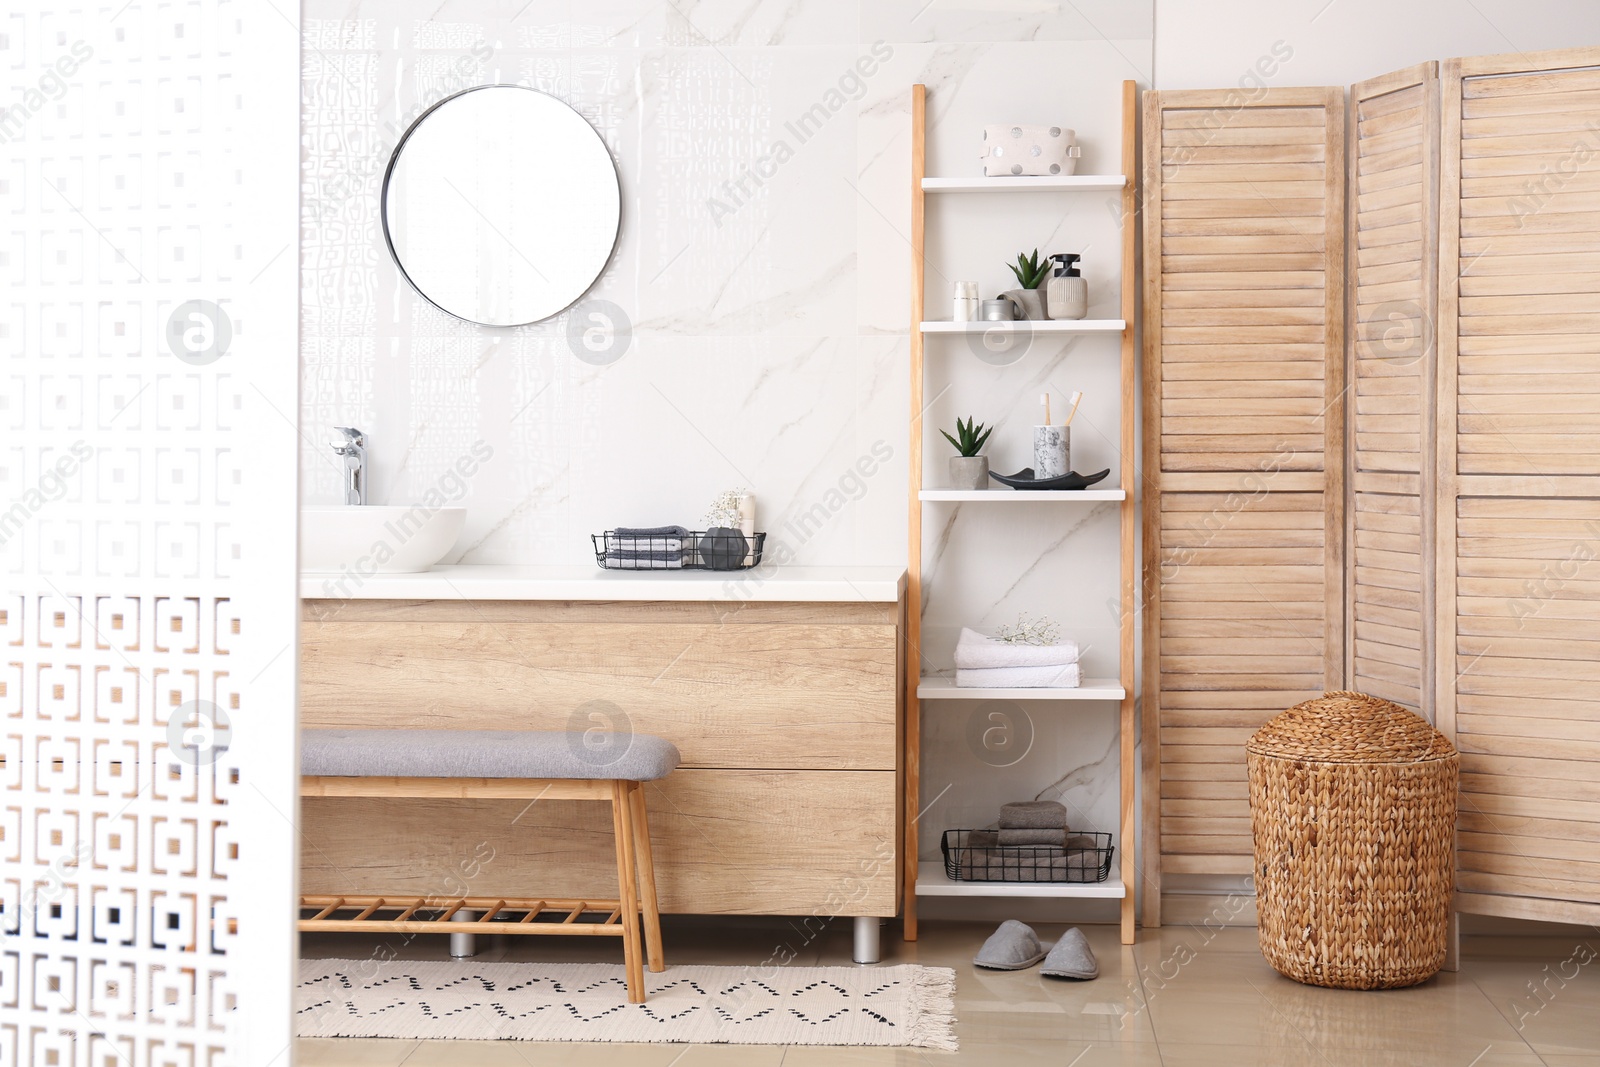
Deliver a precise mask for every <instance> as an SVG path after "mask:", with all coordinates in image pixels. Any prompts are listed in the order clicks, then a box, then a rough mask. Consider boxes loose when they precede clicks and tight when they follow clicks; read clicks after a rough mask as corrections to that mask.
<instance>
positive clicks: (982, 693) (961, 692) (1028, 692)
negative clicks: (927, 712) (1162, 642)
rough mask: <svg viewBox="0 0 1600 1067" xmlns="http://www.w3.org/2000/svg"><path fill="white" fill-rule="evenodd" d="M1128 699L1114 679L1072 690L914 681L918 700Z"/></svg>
mask: <svg viewBox="0 0 1600 1067" xmlns="http://www.w3.org/2000/svg"><path fill="white" fill-rule="evenodd" d="M1127 695H1128V691H1127V690H1126V689H1124V688H1122V684H1121V683H1120V682H1118V681H1117V680H1116V679H1115V678H1085V679H1084V680H1083V684H1082V685H1080V686H1077V687H1076V688H1073V689H978V688H976V687H973V686H958V685H956V679H955V675H952V674H924V675H923V676H922V677H921V678H919V679H917V699H918V700H1121V699H1122V698H1123V697H1125V696H1127Z"/></svg>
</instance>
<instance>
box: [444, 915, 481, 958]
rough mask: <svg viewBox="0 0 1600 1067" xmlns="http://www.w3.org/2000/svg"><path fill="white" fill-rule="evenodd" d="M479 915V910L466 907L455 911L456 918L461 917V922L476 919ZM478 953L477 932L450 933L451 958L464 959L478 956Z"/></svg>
mask: <svg viewBox="0 0 1600 1067" xmlns="http://www.w3.org/2000/svg"><path fill="white" fill-rule="evenodd" d="M477 917H478V913H477V912H475V911H469V910H467V909H466V908H462V909H461V910H460V911H458V912H456V913H455V918H456V919H459V920H460V921H461V922H471V921H472V920H474V919H476V918H477ZM477 954H478V935H477V934H451V935H450V958H451V959H457V960H464V959H466V958H467V957H468V956H476V955H477Z"/></svg>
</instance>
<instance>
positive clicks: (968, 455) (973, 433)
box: [939, 415, 994, 489]
mask: <svg viewBox="0 0 1600 1067" xmlns="http://www.w3.org/2000/svg"><path fill="white" fill-rule="evenodd" d="M939 432H940V433H942V434H944V439H945V440H946V441H949V442H950V443H951V444H952V445H954V446H955V449H956V453H957V454H956V455H954V456H951V457H950V488H952V489H987V488H989V457H988V456H980V455H979V454H978V453H979V452H982V451H983V446H984V444H985V443H987V442H988V440H989V435H990V434H991V433H993V432H994V429H993V427H990V428H987V429H986V428H985V427H984V425H983V423H981V422H980V423H978V424H977V425H976V426H974V425H973V424H972V416H970V415H969V416H967V422H966V425H962V423H961V420H960V419H957V420H956V436H955V437H951V436H950V434H949V433H948V432H947V431H945V430H940V431H939Z"/></svg>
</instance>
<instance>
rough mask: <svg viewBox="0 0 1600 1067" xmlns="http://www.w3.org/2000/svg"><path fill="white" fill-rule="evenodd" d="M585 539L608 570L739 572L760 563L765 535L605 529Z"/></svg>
mask: <svg viewBox="0 0 1600 1067" xmlns="http://www.w3.org/2000/svg"><path fill="white" fill-rule="evenodd" d="M589 539H590V541H592V542H593V543H594V561H595V562H596V563H598V564H599V565H600V566H601V567H603V568H604V569H606V570H608V571H619V570H622V571H679V570H706V571H742V570H748V569H749V568H751V567H754V566H755V565H756V564H758V563H760V562H761V550H762V548H763V547H764V546H765V545H766V542H767V535H766V534H765V533H759V532H758V533H754V534H751V535H750V536H748V537H746V536H745V535H744V534H743V533H741V532H739V531H738V530H690V531H689V532H688V533H686V534H684V535H683V536H682V537H633V536H628V535H620V536H619V535H618V534H617V532H616V531H615V530H607V531H606V532H605V533H597V534H590V535H589Z"/></svg>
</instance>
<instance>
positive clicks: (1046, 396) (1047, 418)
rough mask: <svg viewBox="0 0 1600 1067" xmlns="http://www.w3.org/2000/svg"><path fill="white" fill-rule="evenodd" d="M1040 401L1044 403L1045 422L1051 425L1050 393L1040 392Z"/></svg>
mask: <svg viewBox="0 0 1600 1067" xmlns="http://www.w3.org/2000/svg"><path fill="white" fill-rule="evenodd" d="M1039 403H1041V404H1043V405H1044V424H1045V425H1046V426H1049V425H1050V394H1049V393H1040V394H1039Z"/></svg>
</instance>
